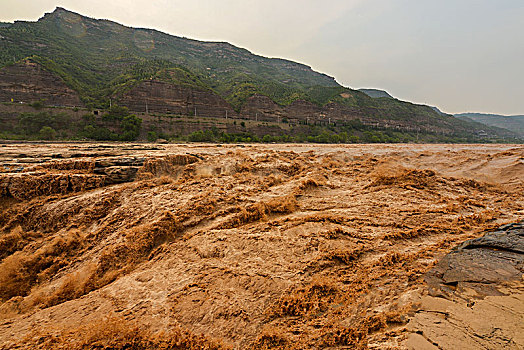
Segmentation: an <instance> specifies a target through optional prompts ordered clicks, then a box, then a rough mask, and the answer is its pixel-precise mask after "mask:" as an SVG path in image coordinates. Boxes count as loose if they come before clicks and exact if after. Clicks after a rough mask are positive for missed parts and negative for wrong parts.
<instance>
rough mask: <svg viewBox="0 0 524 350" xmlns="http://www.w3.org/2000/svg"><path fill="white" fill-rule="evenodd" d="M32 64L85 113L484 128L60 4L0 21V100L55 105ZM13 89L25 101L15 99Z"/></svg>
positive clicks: (394, 128) (232, 50)
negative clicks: (120, 109) (114, 107)
mask: <svg viewBox="0 0 524 350" xmlns="http://www.w3.org/2000/svg"><path fill="white" fill-rule="evenodd" d="M31 62H32V63H31ZM32 64H38V65H39V66H41V67H42V69H43V70H45V71H48V72H49V73H51V74H52V75H55V76H57V77H60V79H62V80H63V81H64V83H65V84H66V85H67V87H68V88H70V89H72V90H74V91H76V93H77V94H78V96H79V98H80V100H81V102H82V106H85V107H88V108H90V109H107V108H108V107H109V106H110V105H111V103H119V104H122V105H123V106H126V107H128V108H130V110H131V111H132V112H138V113H146V114H147V113H149V112H151V113H159V114H172V115H173V114H174V115H179V114H181V115H184V116H195V117H196V116H204V117H217V118H224V117H225V118H227V116H228V115H229V116H233V115H234V116H236V117H238V118H242V119H251V120H254V121H255V122H258V121H267V122H277V123H280V122H282V121H283V120H288V121H289V122H291V123H292V124H293V125H300V124H302V125H317V126H321V127H328V126H336V127H337V128H339V127H340V126H344V127H345V126H348V125H349V127H352V126H354V125H355V123H357V124H358V123H363V124H364V125H368V126H369V127H375V128H382V129H388V130H390V131H391V132H392V133H393V132H397V133H398V132H400V133H416V134H417V135H418V133H420V132H428V133H432V134H435V135H437V138H438V137H439V136H438V135H446V137H452V138H455V137H458V139H464V138H466V139H469V138H471V139H472V140H473V139H477V136H478V135H477V131H478V130H481V129H485V127H484V126H482V125H481V124H477V123H472V122H468V121H460V120H459V119H456V118H454V117H452V116H450V115H446V114H442V115H441V114H439V113H437V112H436V111H434V110H433V109H431V108H430V107H428V106H425V105H418V104H413V103H410V102H405V101H400V100H398V99H393V98H391V99H390V98H386V99H384V98H372V97H370V96H368V95H367V94H365V93H364V92H361V91H358V90H353V89H350V88H347V87H344V86H342V85H340V84H338V83H337V82H336V80H335V78H334V77H330V76H328V75H327V74H324V73H319V72H316V71H314V70H313V69H312V68H311V67H310V66H308V65H305V64H302V63H297V62H294V61H290V60H287V59H282V58H267V57H264V56H260V55H256V54H253V53H251V52H250V51H248V50H246V49H243V48H239V47H237V46H235V45H232V44H230V43H227V42H209V41H199V40H195V39H187V38H183V37H177V36H173V35H170V34H167V33H163V32H161V31H158V30H155V29H145V28H133V27H128V26H124V25H121V24H119V23H117V22H114V21H111V20H107V19H93V18H89V17H86V16H83V15H80V14H78V13H75V12H72V11H69V10H66V9H64V8H57V9H56V10H55V11H53V12H51V13H46V14H45V15H44V16H43V17H41V18H40V19H39V20H38V21H36V22H27V21H16V22H15V23H14V24H13V25H11V26H9V27H0V73H1V74H0V76H3V77H4V81H3V82H2V81H0V86H3V88H0V96H1V99H2V101H0V102H10V101H13V102H25V103H33V102H39V101H43V100H48V97H47V96H53V99H54V100H55V101H61V100H60V99H59V98H58V97H57V96H59V95H60V94H62V93H63V92H60V91H55V92H54V93H53V92H48V94H47V95H42V94H41V93H40V91H41V90H46V91H47V90H49V89H48V88H49V86H47V85H45V84H44V83H42V82H44V81H49V80H52V79H51V78H49V77H40V78H39V79H40V80H38V79H37V78H38V77H37V76H34V77H32V78H31V79H30V80H28V81H32V83H31V84H32V85H31V88H30V89H28V87H27V86H26V87H23V86H21V85H20V82H22V81H24V80H27V79H24V78H23V76H24V74H26V75H27V74H30V73H29V72H31V71H32V70H31V69H32V68H31V69H29V68H28V67H30V66H31V65H32ZM35 79H37V80H35ZM2 84H3V85H2ZM42 84H44V85H42ZM22 85H23V84H22ZM2 89H3V90H2ZM28 91H29V92H30V93H31V94H32V95H31V94H27V92H28ZM15 92H17V93H18V96H22V97H23V98H22V97H21V98H22V99H20V98H19V99H16V98H13V96H14V95H13V94H15ZM48 102H49V101H48ZM66 102H68V103H69V104H72V102H71V101H66ZM43 103H45V101H43ZM63 105H66V106H67V105H68V104H67V103H66V104H63ZM203 111H205V114H204V115H202V114H200V113H203ZM226 111H227V112H226ZM329 132H334V133H337V132H341V130H340V129H334V130H330V131H329ZM488 133H489V134H490V137H491V136H497V135H500V134H501V131H500V130H499V129H496V128H493V129H488ZM504 133H506V135H507V132H506V131H505V132H504ZM417 137H418V136H417Z"/></svg>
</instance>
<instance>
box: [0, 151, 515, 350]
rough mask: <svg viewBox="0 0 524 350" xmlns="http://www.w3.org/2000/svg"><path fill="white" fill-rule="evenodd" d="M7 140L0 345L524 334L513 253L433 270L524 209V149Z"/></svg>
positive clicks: (414, 340) (367, 340)
mask: <svg viewBox="0 0 524 350" xmlns="http://www.w3.org/2000/svg"><path fill="white" fill-rule="evenodd" d="M0 146H1V147H0V161H1V163H0V259H1V260H0V349H16V348H20V349H26V348H27V349H29V348H31V349H38V348H40V349H50V348H53V349H59V348H64V349H65V348H67V349H90V348H111V349H124V348H126V349H128V348H131V349H135V348H136V349H138V348H162V349H246V348H253V349H318V348H348V347H349V348H356V349H358V348H361V349H366V348H372V349H387V348H410V347H411V348H417V347H418V348H422V347H421V346H422V345H424V346H428V348H429V346H433V347H436V346H441V347H442V346H443V347H444V348H446V345H445V344H448V343H446V341H449V337H455V339H461V341H463V343H461V344H462V346H463V348H468V346H471V347H472V348H474V347H475V345H478V344H480V345H481V346H484V347H487V348H493V347H501V346H502V347H506V348H509V349H518V348H519V346H522V345H523V343H522V341H523V339H522V338H519V335H518V333H519V332H518V329H516V327H514V326H513V325H514V324H519V323H518V322H520V324H522V323H521V321H522V314H523V310H522V303H521V302H515V300H520V301H522V300H523V299H522V290H523V285H522V271H520V273H519V271H518V266H519V265H518V263H516V265H515V266H516V267H515V268H514V269H515V271H513V270H511V267H508V271H511V273H513V274H514V275H511V276H513V277H511V278H510V277H508V278H507V279H505V280H504V281H501V280H498V279H495V280H489V281H488V282H486V283H487V284H486V285H487V287H485V288H476V289H475V288H473V289H471V288H469V287H468V286H467V285H462V284H461V283H462V282H460V281H462V280H460V279H458V280H457V281H458V282H457V281H455V280H453V281H451V282H449V281H447V280H445V278H444V277H442V276H441V275H443V274H445V271H447V270H446V267H445V266H444V265H442V264H444V262H445V261H448V260H446V259H451V257H447V258H445V256H446V255H447V254H448V253H450V252H452V250H453V248H455V247H456V246H457V245H459V244H461V243H463V242H465V241H467V240H470V239H474V238H478V237H481V236H483V235H484V234H485V233H486V232H489V231H495V230H497V229H498V228H499V227H500V226H502V225H505V224H511V223H518V222H521V221H523V220H524V148H523V147H522V146H514V145H350V146H336V145H329V146H328V145H326V146H320V145H246V146H234V145H221V146H220V145H198V144H195V145H159V144H155V145H148V144H106V145H104V144H102V145H100V144H96V145H95V144H89V143H77V144H67V143H64V144H59V143H56V144H46V145H43V144H4V145H0ZM508 234H509V233H508ZM512 234H514V233H512ZM516 235H518V234H516ZM512 237H513V236H512ZM515 237H517V236H515ZM497 247H500V244H499V246H497ZM468 249H469V248H468ZM497 249H499V248H497ZM519 249H520V248H519ZM517 250H518V249H517ZM479 254H480V253H479ZM515 254H517V253H515ZM520 254H521V253H520ZM450 256H452V255H450ZM472 256H474V255H472ZM479 256H484V255H479ZM521 256H522V254H521V255H516V258H514V259H516V260H515V261H517V262H518V261H520V260H519V259H522V258H521ZM443 259H444V260H443ZM443 261H444V262H443ZM439 264H440V265H439ZM520 266H522V265H520ZM439 269H440V270H439ZM435 271H437V272H435ZM438 271H441V275H439V274H438ZM443 271H444V272H443ZM431 276H433V277H431ZM435 276H437V277H438V276H441V277H442V278H444V280H443V282H442V281H441V280H440V279H438V278H440V277H438V278H437V277H435ZM446 276H447V275H446ZM508 276H509V275H508ZM439 281H440V282H439ZM438 283H441V284H438ZM428 284H429V286H430V287H431V288H429V289H428ZM470 287H471V286H470ZM439 288H442V289H441V292H440V294H442V295H444V297H443V296H442V295H441V297H439V298H437V299H438V300H440V302H443V301H442V300H445V301H446V302H447V303H450V305H453V307H455V308H456V309H453V310H455V314H453V313H450V315H448V316H449V317H451V318H452V317H456V319H455V321H456V323H459V324H462V325H463V328H464V331H463V332H462V333H460V334H459V335H457V334H454V333H452V332H451V331H449V332H447V331H446V330H445V329H444V330H442V331H438V330H435V329H436V328H435V327H437V326H436V324H438V322H434V320H433V319H430V318H428V317H424V315H426V314H430V311H431V310H433V309H432V308H434V309H438V307H437V306H435V305H437V304H436V303H433V304H432V300H433V299H431V298H434V297H435V293H436V292H435V291H436V290H440V289H439ZM468 288H469V289H468ZM428 293H429V294H428ZM461 293H462V294H461ZM464 293H465V294H464ZM468 293H469V294H468ZM430 294H431V295H430ZM437 294H438V293H437ZM507 297H509V298H510V299H511V300H513V303H512V302H509V301H504V300H506V299H497V298H507ZM446 298H447V299H446ZM490 298H491V299H490ZM519 298H520V299H519ZM475 300H476V301H477V302H475ZM486 300H490V301H491V302H492V304H493V303H495V304H496V302H497V300H499V301H500V300H503V301H504V302H503V303H502V304H500V305H504V307H500V308H499V309H498V311H497V310H493V309H490V310H491V311H490V312H493V315H494V316H492V317H491V319H492V320H491V321H490V320H485V321H478V320H477V321H476V322H477V323H475V322H473V321H472V320H473V319H474V318H476V317H478V314H479V312H480V313H482V312H483V311H482V310H486V309H482V308H483V307H487V306H486V304H485V301H486ZM483 302H484V304H483ZM472 303H473V304H472ZM492 304H490V305H492ZM438 305H441V304H438ZM446 305H447V306H446V307H447V308H448V309H449V308H450V307H451V306H449V305H448V304H446ZM497 305H499V304H497ZM461 307H464V308H465V309H464V310H466V311H460V310H462V309H460V308H461ZM475 308H478V309H475ZM428 310H429V311H428ZM438 310H440V309H438ZM457 310H458V311H457ZM467 310H469V311H467ZM426 311H427V312H426ZM425 312H426V313H425ZM428 312H429V313H428ZM467 312H471V317H469V316H467V315H469V314H467ZM505 312H507V313H508V315H510V316H508V315H506V316H504V315H505V314H504V313H505ZM454 315H455V316H454ZM457 315H458V316H457ZM464 315H466V316H464ZM475 315H477V316H475ZM497 315H498V316H497ZM511 315H513V316H511ZM515 315H516V316H515ZM519 315H520V316H519ZM459 316H460V317H459ZM468 317H469V318H468ZM497 317H514V318H510V320H512V321H509V323H511V324H506V327H505V326H504V324H502V325H500V324H498V323H496V322H497V321H496V319H497ZM519 317H520V318H519ZM519 320H520V321H519ZM450 322H451V321H450ZM468 322H469V323H468ZM478 322H480V323H482V322H484V323H482V324H481V325H479V324H478ZM490 322H492V323H490ZM493 322H495V323H493ZM444 326H445V325H444V324H443V327H444ZM449 327H451V326H449ZM475 327H476V328H475ZM449 329H452V327H451V328H449ZM468 329H469V331H468ZM495 329H498V330H497V331H495ZM446 334H449V336H448V338H446V337H447V336H446ZM453 334H454V335H453ZM479 334H480V335H481V336H479ZM442 344H444V345H442Z"/></svg>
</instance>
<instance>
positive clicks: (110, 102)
mask: <svg viewBox="0 0 524 350" xmlns="http://www.w3.org/2000/svg"><path fill="white" fill-rule="evenodd" d="M111 105H112V101H111V97H110V98H109V108H111Z"/></svg>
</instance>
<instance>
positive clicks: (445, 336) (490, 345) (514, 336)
mask: <svg viewBox="0 0 524 350" xmlns="http://www.w3.org/2000/svg"><path fill="white" fill-rule="evenodd" d="M523 274H524V224H523V223H520V224H509V225H505V226H503V227H501V228H499V229H498V230H497V231H495V232H490V233H487V234H486V235H485V236H483V237H479V238H475V239H472V240H469V241H466V242H464V243H462V244H460V245H459V246H458V247H456V248H455V249H454V250H453V251H452V252H451V253H449V254H448V255H446V256H445V257H444V258H443V259H441V260H440V261H439V262H438V263H437V265H436V266H435V267H434V268H433V269H432V270H431V271H429V272H428V273H427V274H426V278H425V279H426V282H427V284H428V287H429V290H428V292H429V295H426V296H423V297H421V299H420V308H419V310H418V311H417V312H416V314H415V316H414V317H413V319H412V320H411V322H410V323H409V324H408V326H407V328H408V330H409V331H410V332H412V333H411V334H410V336H409V337H408V340H407V342H406V345H407V347H408V348H409V349H522V345H524V336H523V334H522V324H523V322H524V292H523V286H522V276H523Z"/></svg>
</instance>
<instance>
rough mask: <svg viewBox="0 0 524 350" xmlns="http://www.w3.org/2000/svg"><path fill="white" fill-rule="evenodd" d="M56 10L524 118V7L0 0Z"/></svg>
mask: <svg viewBox="0 0 524 350" xmlns="http://www.w3.org/2000/svg"><path fill="white" fill-rule="evenodd" d="M56 6H61V7H64V8H67V9H69V10H72V11H75V12H79V13H81V14H84V15H87V16H90V17H95V18H106V19H111V20H114V21H116V22H119V23H122V24H125V25H128V26H133V27H147V28H154V29H158V30H161V31H164V32H167V33H169V34H173V35H179V36H185V37H188V38H194V39H201V40H216V41H228V42H230V43H233V44H235V45H237V46H240V47H244V48H247V49H249V50H250V51H252V52H254V53H257V54H261V55H264V56H269V57H283V58H288V59H292V60H295V61H298V62H302V63H305V64H308V65H310V66H312V67H313V68H314V69H315V70H318V71H321V72H324V73H327V74H329V75H332V76H334V77H335V78H336V79H337V81H338V82H339V83H341V84H343V85H345V86H349V87H352V88H361V87H374V88H381V89H384V90H387V91H388V92H389V93H390V94H392V95H393V96H395V97H398V98H400V99H403V100H408V101H413V102H419V103H426V104H430V105H435V106H438V107H439V108H441V109H442V110H444V111H446V112H449V113H456V112H464V111H478V112H491V113H500V114H524V0H323V1H320V0H192V1H189V0H133V1H130V0H112V1H108V0H90V1H85V0H84V1H81V0H25V1H21V0H0V21H6V22H11V21H14V20H17V19H18V20H37V19H38V18H39V17H41V16H42V15H43V14H44V13H45V12H51V11H53V10H54V8H55V7H56Z"/></svg>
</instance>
